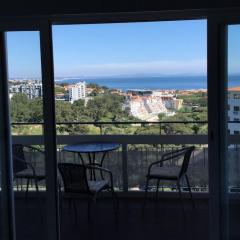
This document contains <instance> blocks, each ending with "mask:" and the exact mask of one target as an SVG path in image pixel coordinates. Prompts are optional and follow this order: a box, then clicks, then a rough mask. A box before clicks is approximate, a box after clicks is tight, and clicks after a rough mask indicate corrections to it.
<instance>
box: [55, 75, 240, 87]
mask: <svg viewBox="0 0 240 240" xmlns="http://www.w3.org/2000/svg"><path fill="white" fill-rule="evenodd" d="M79 81H86V83H96V84H98V85H100V86H106V87H108V88H114V89H122V90H123V91H126V90H127V89H151V90H153V89H163V90H164V89H177V90H184V89H207V77H206V76H191V77H190V76H186V77H184V76H181V77H180V76H179V77H178V76H177V77H112V78H110V77H106V78H95V79H84V78H69V79H68V78H65V79H63V80H58V82H59V83H64V82H66V83H70V84H73V83H77V82H79ZM228 85H229V87H233V86H240V75H239V76H236V75H234V76H229V82H228Z"/></svg>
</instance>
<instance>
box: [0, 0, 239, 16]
mask: <svg viewBox="0 0 240 240" xmlns="http://www.w3.org/2000/svg"><path fill="white" fill-rule="evenodd" d="M235 7H240V1H238V0H222V1H221V0H67V1H66V0H65V1H63V0H59V1H58V0H22V1H19V0H2V1H1V5H0V15H1V16H16V15H17V16H21V15H25V16H26V15H29V16H30V15H49V14H50V15H55V14H80V13H100V12H101V13H107V12H138V11H163V10H190V9H215V8H235Z"/></svg>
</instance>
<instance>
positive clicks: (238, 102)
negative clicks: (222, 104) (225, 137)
mask: <svg viewBox="0 0 240 240" xmlns="http://www.w3.org/2000/svg"><path fill="white" fill-rule="evenodd" d="M228 121H234V122H235V123H228V131H229V133H230V134H240V87H232V88H229V89H228ZM238 122H239V123H238Z"/></svg>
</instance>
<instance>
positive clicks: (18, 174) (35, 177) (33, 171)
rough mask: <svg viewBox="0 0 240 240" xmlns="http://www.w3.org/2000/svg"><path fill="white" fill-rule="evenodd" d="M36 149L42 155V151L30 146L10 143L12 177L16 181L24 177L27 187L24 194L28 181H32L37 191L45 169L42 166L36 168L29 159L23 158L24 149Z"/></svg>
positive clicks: (43, 177)
mask: <svg viewBox="0 0 240 240" xmlns="http://www.w3.org/2000/svg"><path fill="white" fill-rule="evenodd" d="M25 150H28V151H37V152H38V153H40V154H42V155H43V157H44V151H42V150H40V149H38V148H35V147H32V146H26V145H22V144H13V145H12V155H13V174H14V179H16V180H17V181H18V179H21V180H22V179H26V181H27V187H26V196H27V194H28V189H29V183H30V181H34V184H35V188H36V191H37V193H38V191H39V187H38V182H39V181H41V180H44V179H45V178H46V177H45V171H44V168H37V167H35V166H34V164H33V163H32V162H31V161H28V160H27V159H26V158H25V154H24V151H25Z"/></svg>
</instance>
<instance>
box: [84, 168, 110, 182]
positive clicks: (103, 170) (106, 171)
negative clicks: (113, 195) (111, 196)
mask: <svg viewBox="0 0 240 240" xmlns="http://www.w3.org/2000/svg"><path fill="white" fill-rule="evenodd" d="M86 168H87V169H94V170H99V171H100V172H105V173H108V174H109V177H110V182H111V187H113V175H112V172H111V171H110V170H109V169H107V168H103V167H98V166H95V165H86Z"/></svg>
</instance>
